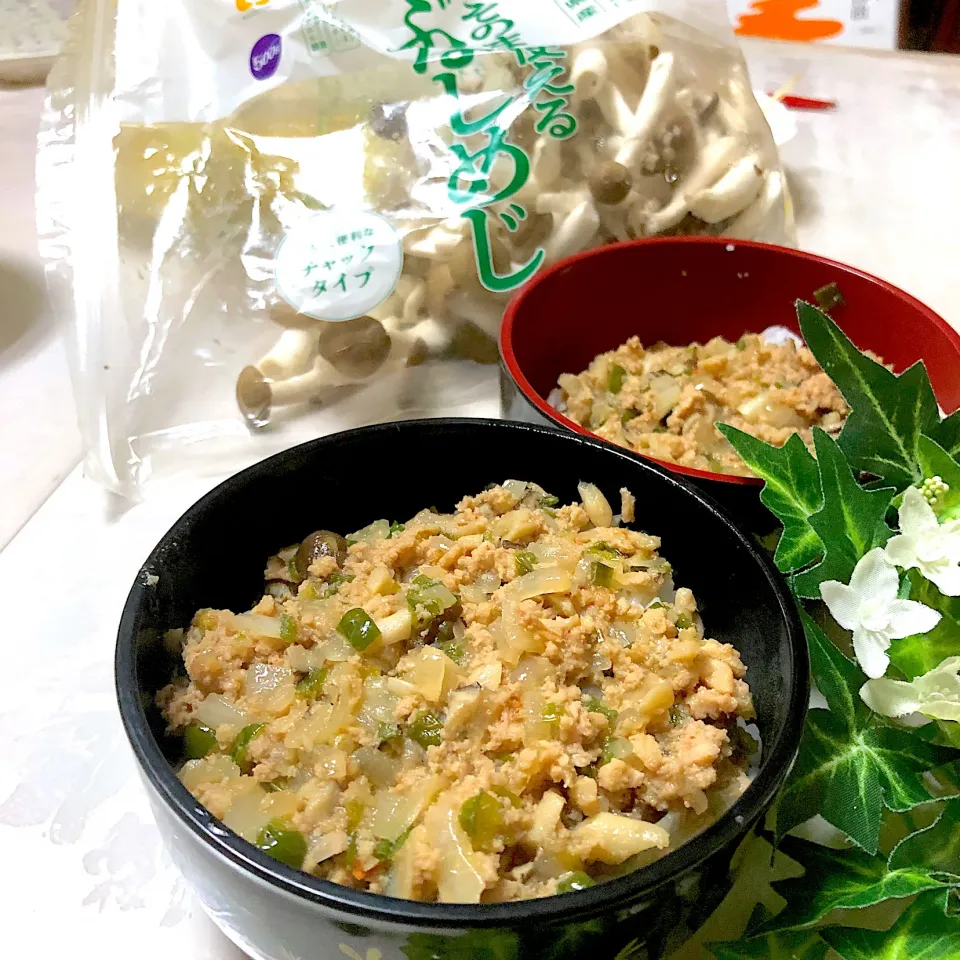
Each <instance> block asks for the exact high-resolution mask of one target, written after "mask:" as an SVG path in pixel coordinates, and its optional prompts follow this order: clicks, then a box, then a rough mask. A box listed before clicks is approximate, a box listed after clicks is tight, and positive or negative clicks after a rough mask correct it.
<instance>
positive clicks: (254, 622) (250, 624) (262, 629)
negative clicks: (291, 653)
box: [233, 613, 280, 640]
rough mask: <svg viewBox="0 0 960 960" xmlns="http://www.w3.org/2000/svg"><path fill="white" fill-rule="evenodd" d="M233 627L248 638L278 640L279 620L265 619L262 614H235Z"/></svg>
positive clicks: (275, 618) (277, 618) (276, 618)
mask: <svg viewBox="0 0 960 960" xmlns="http://www.w3.org/2000/svg"><path fill="white" fill-rule="evenodd" d="M233 625H234V627H236V629H237V632H238V633H245V634H246V635H247V636H248V637H273V638H274V639H277V640H279V639H280V618H279V617H265V616H264V615H263V614H262V613H237V614H234V617H233Z"/></svg>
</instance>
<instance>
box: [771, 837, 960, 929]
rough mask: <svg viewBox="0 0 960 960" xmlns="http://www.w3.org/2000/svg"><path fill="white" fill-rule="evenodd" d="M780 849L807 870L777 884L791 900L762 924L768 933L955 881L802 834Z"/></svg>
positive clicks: (808, 925)
mask: <svg viewBox="0 0 960 960" xmlns="http://www.w3.org/2000/svg"><path fill="white" fill-rule="evenodd" d="M780 849H781V850H782V851H783V853H785V854H786V855H787V856H788V857H790V859H791V860H795V861H796V862H797V863H799V864H800V866H802V867H803V868H804V873H803V876H802V877H794V878H791V879H790V880H781V881H779V882H778V883H775V884H774V885H773V886H774V889H775V890H776V891H777V893H779V894H780V896H782V897H783V898H784V899H785V900H786V901H787V905H786V907H784V909H783V911H782V912H781V913H779V914H777V916H775V917H774V918H773V919H772V920H769V921H767V923H765V924H764V925H763V926H762V927H761V928H760V932H762V933H769V932H772V931H776V930H798V929H804V928H806V927H810V926H812V925H813V924H815V923H816V922H817V921H818V920H821V919H823V917H825V916H826V915H827V914H828V913H830V912H831V911H833V910H849V909H852V908H855V907H869V906H871V905H872V904H874V903H881V902H882V901H884V900H890V899H895V898H900V897H911V896H913V895H914V894H917V893H921V892H923V891H924V890H935V889H940V888H944V887H949V886H953V885H954V884H953V882H952V881H951V879H950V878H949V877H947V876H945V875H942V874H937V873H935V872H934V871H931V870H927V869H926V868H924V867H915V866H911V867H904V868H900V869H896V870H891V869H890V867H889V866H888V865H887V862H886V860H884V859H883V858H882V857H873V856H870V855H869V854H866V853H863V852H862V851H860V850H834V849H832V848H830V847H823V846H821V845H820V844H819V843H810V842H809V841H808V840H800V839H799V838H797V837H787V838H786V839H785V840H784V841H783V843H782V844H781V845H780Z"/></svg>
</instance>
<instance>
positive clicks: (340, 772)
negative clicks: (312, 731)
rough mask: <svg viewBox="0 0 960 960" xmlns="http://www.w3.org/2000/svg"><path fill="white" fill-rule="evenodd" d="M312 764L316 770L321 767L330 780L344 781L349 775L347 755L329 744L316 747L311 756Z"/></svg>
mask: <svg viewBox="0 0 960 960" xmlns="http://www.w3.org/2000/svg"><path fill="white" fill-rule="evenodd" d="M310 762H311V764H312V766H313V768H314V770H316V768H317V767H320V771H321V772H322V774H323V776H325V777H326V778H327V779H329V780H342V779H343V778H344V777H345V776H346V775H347V755H346V754H345V753H344V752H343V751H342V750H340V749H339V748H337V747H331V746H329V745H328V744H324V745H322V746H319V747H316V748H315V749H314V750H313V752H312V753H311V754H310Z"/></svg>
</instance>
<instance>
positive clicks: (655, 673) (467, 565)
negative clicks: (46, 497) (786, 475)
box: [158, 480, 756, 903]
mask: <svg viewBox="0 0 960 960" xmlns="http://www.w3.org/2000/svg"><path fill="white" fill-rule="evenodd" d="M580 496H581V500H582V502H580V503H572V504H569V505H566V506H561V505H559V504H558V502H557V499H556V498H555V497H552V496H550V495H549V494H548V493H546V492H545V491H544V490H543V489H541V488H540V487H538V486H536V485H535V484H531V483H523V482H519V481H512V480H511V481H507V482H506V483H504V484H503V485H502V486H495V487H492V488H490V489H487V490H485V491H484V492H482V493H479V494H477V495H476V496H468V497H465V498H464V499H463V500H462V501H461V502H460V503H459V504H458V505H457V507H456V510H455V512H454V513H452V514H439V513H437V512H434V511H433V510H423V511H421V512H420V513H418V514H417V515H416V516H415V517H413V518H412V519H410V520H408V521H407V522H406V523H405V524H399V523H390V522H388V521H387V520H378V521H376V522H375V523H372V524H371V525H370V526H368V527H366V528H364V529H363V530H359V531H357V532H356V533H353V534H351V535H350V536H349V537H348V538H343V537H341V536H339V535H337V534H335V533H333V532H330V531H317V532H316V533H314V534H311V535H310V536H308V537H307V538H306V539H305V540H304V541H303V542H302V543H301V544H297V545H294V546H291V547H290V548H288V549H286V550H281V551H280V553H279V554H278V555H276V556H273V557H271V558H269V560H268V561H267V566H266V581H267V588H266V593H265V594H264V596H263V598H262V599H261V600H260V602H259V603H257V605H256V606H255V607H254V608H253V609H252V610H251V611H249V612H247V613H239V614H235V613H232V612H230V611H228V610H210V609H207V610H200V611H199V612H198V613H197V614H196V616H195V617H194V618H193V622H192V624H191V625H190V627H189V629H188V630H186V631H182V630H176V631H170V632H169V633H168V635H167V640H168V642H169V643H171V644H176V645H177V648H178V649H182V655H183V663H184V665H185V667H186V676H183V677H178V678H177V679H175V680H174V681H173V682H172V683H171V684H169V685H168V686H166V687H165V688H164V689H163V690H162V691H160V693H159V695H158V701H159V704H160V707H161V708H162V710H163V713H164V715H165V717H166V719H167V721H168V723H169V725H170V728H171V731H173V732H175V733H178V734H182V735H183V737H184V744H185V753H186V756H187V758H188V759H187V760H186V762H185V763H184V764H183V766H182V768H181V770H180V779H181V781H182V782H183V783H184V785H185V786H186V787H187V789H188V790H189V791H190V792H191V793H192V794H193V795H194V796H195V797H196V798H197V800H199V801H200V802H201V803H202V804H203V805H204V806H205V807H206V808H207V809H208V810H210V812H211V813H213V814H214V815H215V816H217V817H218V818H220V819H221V820H222V821H223V822H224V823H225V824H226V825H227V826H228V827H230V828H231V829H232V830H234V831H235V832H236V833H238V834H239V835H240V836H241V837H243V838H245V839H246V840H248V841H250V842H251V843H254V844H256V845H257V846H259V847H260V848H261V849H263V850H265V851H266V852H268V853H269V854H271V855H272V856H274V857H275V858H276V859H278V860H280V861H282V862H284V863H287V864H289V865H290V866H293V867H296V868H299V869H301V870H304V871H307V872H308V873H311V874H314V875H316V876H319V877H324V878H326V879H328V880H332V881H334V882H336V883H340V884H345V885H347V886H350V887H353V888H356V889H360V890H368V891H372V892H376V893H383V894H387V895H390V896H395V897H403V898H408V899H416V900H430V901H432V900H439V901H447V902H464V903H477V902H492V901H505V900H517V899H524V898H529V897H541V896H546V895H550V894H555V893H562V892H566V891H570V890H577V889H581V888H583V887H586V886H589V885H591V884H593V883H595V882H597V881H600V880H603V879H606V878H609V877H611V876H614V875H618V874H621V873H623V872H625V871H626V870H631V869H635V868H636V867H639V866H642V865H643V864H645V863H648V862H650V861H651V860H653V859H655V858H656V857H659V856H661V855H662V854H664V853H665V852H667V851H668V850H670V849H673V848H675V847H676V846H678V845H679V844H681V843H683V842H684V841H685V840H686V839H689V838H690V837H691V836H693V835H694V834H696V833H697V832H699V831H700V830H702V829H703V828H704V827H705V826H707V825H708V824H709V823H711V822H712V821H713V820H714V819H716V817H717V816H718V815H719V814H720V813H722V812H723V811H724V810H726V809H727V808H728V807H729V806H730V804H731V803H733V801H734V800H736V798H737V797H739V796H740V795H741V793H742V792H743V790H744V789H745V788H746V786H747V784H748V782H749V780H748V775H747V766H748V762H749V758H750V755H751V753H753V751H754V749H755V747H756V743H755V741H753V739H752V738H751V737H750V736H749V734H748V733H746V731H745V729H744V727H745V723H746V722H747V721H749V720H750V719H751V718H752V717H753V707H752V702H751V696H750V691H749V688H748V686H747V683H746V682H745V680H744V674H745V668H744V665H743V663H742V662H741V659H740V656H739V654H738V653H737V651H736V650H735V649H734V648H733V647H732V646H730V645H729V644H723V643H718V642H717V641H716V640H712V639H709V638H708V637H706V636H705V635H704V630H703V624H702V621H701V618H700V616H699V614H698V611H697V603H696V599H695V598H694V596H693V594H692V593H691V591H690V590H688V589H686V588H684V587H675V586H674V584H673V579H672V574H671V568H670V565H669V563H667V561H666V560H664V559H662V558H661V557H660V556H659V555H658V553H657V550H658V547H659V540H658V539H657V538H656V537H654V536H649V535H647V534H645V533H638V532H635V531H634V530H632V529H628V528H626V527H624V526H621V525H620V524H621V522H627V523H629V522H631V521H632V520H633V519H634V508H635V505H634V500H633V497H632V496H631V494H630V493H629V492H628V491H627V490H622V491H621V504H620V515H619V516H616V517H615V516H614V514H613V509H612V507H611V506H610V504H609V502H608V500H607V499H606V498H605V497H604V495H603V494H602V493H601V491H600V490H599V489H598V488H597V487H596V486H594V485H592V484H589V483H583V484H581V485H580Z"/></svg>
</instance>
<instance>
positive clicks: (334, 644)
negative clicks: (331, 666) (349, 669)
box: [314, 633, 357, 663]
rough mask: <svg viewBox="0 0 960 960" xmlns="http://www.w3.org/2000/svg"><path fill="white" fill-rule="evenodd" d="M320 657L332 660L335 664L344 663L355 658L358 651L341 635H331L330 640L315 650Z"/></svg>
mask: <svg viewBox="0 0 960 960" xmlns="http://www.w3.org/2000/svg"><path fill="white" fill-rule="evenodd" d="M314 649H315V650H316V652H317V656H318V657H322V659H324V660H330V661H332V662H333V663H343V662H344V661H346V660H349V659H351V657H355V656H356V654H357V651H356V650H354V649H353V647H351V646H350V644H349V643H347V640H346V638H345V637H342V636H341V635H340V634H339V633H335V634H333V635H331V637H330V639H329V640H327V641H326V642H325V643H322V644H321V645H320V646H319V647H315V648H314Z"/></svg>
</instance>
